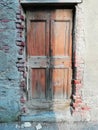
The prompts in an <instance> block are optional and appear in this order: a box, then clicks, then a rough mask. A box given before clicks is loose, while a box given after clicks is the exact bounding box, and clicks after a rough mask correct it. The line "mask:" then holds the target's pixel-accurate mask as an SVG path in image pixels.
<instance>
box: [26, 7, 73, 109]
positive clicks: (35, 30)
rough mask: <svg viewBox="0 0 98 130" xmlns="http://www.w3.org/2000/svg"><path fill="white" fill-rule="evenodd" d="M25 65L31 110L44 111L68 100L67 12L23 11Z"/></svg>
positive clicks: (69, 22) (69, 44)
mask: <svg viewBox="0 0 98 130" xmlns="http://www.w3.org/2000/svg"><path fill="white" fill-rule="evenodd" d="M27 61H28V72H29V78H28V88H29V100H31V102H32V104H33V103H35V105H34V107H35V106H36V107H38V108H40V107H41V108H42V107H47V108H48V107H49V103H50V104H51V103H52V104H53V102H62V101H63V102H66V100H68V99H69V98H70V95H71V79H72V10H71V9H54V10H53V9H51V10H39V11H38V10H33V11H27ZM45 103H46V104H48V105H46V104H45ZM41 104H42V105H41ZM32 106H33V105H32Z"/></svg>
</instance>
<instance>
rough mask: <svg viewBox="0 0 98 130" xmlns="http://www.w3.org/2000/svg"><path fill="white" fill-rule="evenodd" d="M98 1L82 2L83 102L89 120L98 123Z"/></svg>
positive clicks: (87, 0)
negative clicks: (83, 34) (83, 44)
mask: <svg viewBox="0 0 98 130" xmlns="http://www.w3.org/2000/svg"><path fill="white" fill-rule="evenodd" d="M97 5H98V1H97V0H94V1H92V0H85V1H84V4H83V6H84V18H85V25H84V28H85V40H86V41H85V48H86V49H85V71H84V85H83V94H82V95H83V100H84V102H85V103H86V104H88V105H89V107H90V108H91V109H90V112H89V120H97V121H98V116H97V115H98V79H97V77H98V72H97V71H98V36H97V34H98V8H97Z"/></svg>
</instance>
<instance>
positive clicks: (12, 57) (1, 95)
mask: <svg viewBox="0 0 98 130" xmlns="http://www.w3.org/2000/svg"><path fill="white" fill-rule="evenodd" d="M19 12H20V5H19V2H18V0H15V1H14V0H2V1H0V122H3V121H11V120H17V119H18V115H19V114H20V95H21V94H20V92H21V91H20V87H19V85H20V80H21V73H20V72H19V71H18V69H17V67H16V63H17V61H18V59H22V55H21V57H20V58H19V53H18V52H19V47H18V46H17V45H16V41H17V40H19V38H20V36H19V34H18V31H19V30H17V27H16V26H17V14H19Z"/></svg>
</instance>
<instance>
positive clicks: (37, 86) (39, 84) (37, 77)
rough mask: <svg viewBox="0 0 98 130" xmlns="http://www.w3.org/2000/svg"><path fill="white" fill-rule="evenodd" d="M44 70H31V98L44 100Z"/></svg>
mask: <svg viewBox="0 0 98 130" xmlns="http://www.w3.org/2000/svg"><path fill="white" fill-rule="evenodd" d="M45 89H46V72H45V69H32V98H33V99H45V95H46V94H45V92H46V90H45Z"/></svg>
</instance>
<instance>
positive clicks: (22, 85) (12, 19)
mask: <svg viewBox="0 0 98 130" xmlns="http://www.w3.org/2000/svg"><path fill="white" fill-rule="evenodd" d="M95 3H96V2H95ZM90 4H91V3H90ZM95 5H96V4H95ZM83 7H86V9H88V8H89V9H91V7H90V6H88V8H87V3H86V2H85V0H84V4H79V5H77V6H76V13H75V14H76V15H75V23H74V24H75V28H74V33H73V35H74V37H73V38H74V40H73V41H74V42H73V44H74V46H73V48H74V50H73V68H74V75H73V89H72V103H71V112H72V115H71V117H72V120H71V121H98V118H97V117H96V114H97V110H98V104H97V102H98V101H97V98H96V97H95V94H96V95H97V85H96V84H97V82H92V83H91V82H90V81H88V80H87V78H86V77H85V75H88V72H87V70H85V68H86V67H85V64H86V65H87V63H89V61H88V60H87V59H86V58H85V54H86V56H87V54H88V53H85V52H86V50H85V49H87V48H86V45H85V44H86V39H85V36H86V35H85V32H86V31H87V30H85V28H84V27H85V25H84V21H85V19H84V16H88V14H86V13H85V12H84V9H83ZM86 9H85V11H87V10H86ZM93 12H95V13H96V19H97V12H96V10H95V11H94V10H93ZM88 17H89V16H88ZM86 22H87V21H86ZM86 24H87V23H86ZM86 29H87V28H86ZM93 33H94V32H93ZM94 43H95V42H94ZM87 44H88V43H87ZM25 45H26V43H25V15H24V12H23V9H22V7H21V5H20V3H19V1H18V0H2V1H0V59H1V60H0V122H8V121H16V120H19V116H20V115H21V114H23V113H26V112H27V108H26V106H25V103H26V93H27V86H26V78H27V73H26V58H25V57H26V55H25ZM87 47H88V48H89V46H87ZM92 47H93V46H92ZM96 48H97V44H96ZM87 50H88V49H87ZM88 51H89V50H88ZM96 60H97V59H96ZM85 62H86V63H85ZM92 66H93V65H92ZM93 67H94V66H93ZM86 69H88V68H86ZM93 72H94V70H93ZM84 77H85V78H84ZM88 77H89V76H88ZM90 77H91V75H90ZM92 78H93V77H92ZM89 79H90V78H89ZM93 81H95V80H93ZM89 82H90V83H91V84H94V88H95V91H96V92H95V91H94V90H93V89H92V88H91V86H90V89H88V88H89V85H90V83H89ZM85 84H86V85H85ZM87 91H89V92H90V93H89V92H88V93H87ZM85 93H86V94H85ZM92 97H93V99H92ZM94 110H95V111H94ZM93 112H94V113H93ZM9 128H10V127H9Z"/></svg>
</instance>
